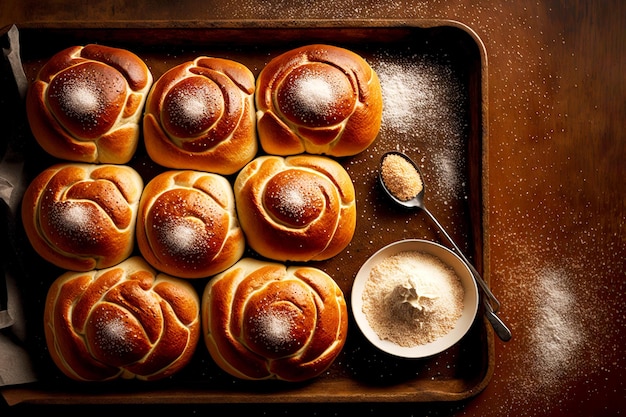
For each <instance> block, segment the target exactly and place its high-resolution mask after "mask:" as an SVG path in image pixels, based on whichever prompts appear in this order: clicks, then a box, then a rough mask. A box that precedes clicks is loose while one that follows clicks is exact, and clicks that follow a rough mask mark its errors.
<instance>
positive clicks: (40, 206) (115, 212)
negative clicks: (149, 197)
mask: <svg viewBox="0 0 626 417" xmlns="http://www.w3.org/2000/svg"><path fill="white" fill-rule="evenodd" d="M142 189H143V180H142V178H141V176H140V175H139V174H138V173H137V172H136V171H135V170H134V169H132V168H131V167H128V166H125V165H95V164H81V163H72V162H68V163H62V164H57V165H53V166H52V167H50V168H48V169H46V170H44V171H43V172H41V173H40V174H39V175H38V176H37V177H36V178H35V179H34V180H33V181H32V182H31V183H30V184H29V186H28V188H27V189H26V191H25V193H24V197H23V200H22V223H23V225H24V229H25V232H26V235H27V237H28V239H29V241H30V243H31V245H32V246H33V248H34V249H35V251H36V252H37V253H38V254H39V255H40V256H41V257H43V258H44V259H46V260H47V261H48V262H51V263H52V264H54V265H56V266H58V267H60V268H63V269H69V270H73V271H89V270H92V269H95V268H98V269H102V268H107V267H110V266H113V265H116V264H118V263H120V262H121V261H123V260H124V259H126V258H128V257H129V256H130V255H131V253H132V251H133V248H134V242H135V222H136V220H137V209H138V205H139V200H140V197H141V192H142Z"/></svg>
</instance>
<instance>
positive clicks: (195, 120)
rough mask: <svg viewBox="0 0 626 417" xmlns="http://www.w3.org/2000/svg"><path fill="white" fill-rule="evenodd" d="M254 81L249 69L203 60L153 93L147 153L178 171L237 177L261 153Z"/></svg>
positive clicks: (171, 74)
mask: <svg viewBox="0 0 626 417" xmlns="http://www.w3.org/2000/svg"><path fill="white" fill-rule="evenodd" d="M254 87H255V86H254V75H253V74H252V72H251V71H250V70H249V69H248V68H247V67H245V66H244V65H242V64H240V63H237V62H234V61H231V60H227V59H221V58H212V57H199V58H196V59H195V60H194V61H191V62H186V63H184V64H181V65H178V66H176V67H174V68H172V69H170V70H169V71H167V72H166V73H165V74H163V76H161V78H159V79H158V80H157V81H156V82H155V83H154V86H153V87H152V90H151V92H150V94H149V96H148V101H147V103H146V114H145V116H144V141H145V144H146V150H147V151H148V154H149V155H150V158H152V160H153V161H155V162H156V163H158V164H160V165H163V166H165V167H168V168H174V169H182V168H185V169H194V170H199V171H207V172H214V173H218V174H223V175H229V174H233V173H235V172H236V171H238V170H240V169H241V168H242V167H243V166H244V165H245V164H246V163H248V162H250V160H252V158H253V157H254V156H255V155H256V152H257V148H258V145H257V138H256V119H255V112H254Z"/></svg>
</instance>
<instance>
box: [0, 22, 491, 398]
mask: <svg viewBox="0 0 626 417" xmlns="http://www.w3.org/2000/svg"><path fill="white" fill-rule="evenodd" d="M19 29H20V40H21V55H22V61H23V64H24V70H25V72H26V75H27V77H28V78H29V80H32V79H34V77H35V76H36V74H37V71H38V70H39V68H40V67H41V66H42V65H43V63H45V62H46V60H47V59H48V58H49V57H50V56H52V55H53V54H54V53H56V52H58V51H59V50H61V49H63V48H65V47H68V46H72V45H83V44H87V43H101V44H106V45H109V46H117V47H122V48H126V49H128V50H130V51H132V52H134V53H136V54H137V55H139V56H140V57H142V58H143V59H145V61H146V62H147V64H148V66H149V68H150V70H151V71H152V73H153V75H154V77H155V80H156V79H157V78H158V77H159V76H160V75H161V74H163V73H164V72H165V71H166V70H167V69H169V68H171V67H173V66H174V65H176V64H179V63H182V62H185V61H188V60H191V59H194V58H195V57H197V56H201V55H205V56H219V57H224V58H230V59H233V60H237V61H239V62H242V63H243V64H245V65H247V66H248V67H249V68H250V69H251V70H252V71H253V73H254V74H255V75H256V74H258V72H259V71H260V70H261V69H262V68H263V66H264V65H265V64H266V63H267V62H268V61H269V60H270V59H271V58H272V57H273V56H276V55H277V54H279V53H282V52H284V51H286V50H288V49H291V48H294V47H297V46H300V45H304V44H310V43H330V44H334V45H337V46H343V47H345V48H348V49H351V50H353V51H355V52H357V53H359V54H360V55H362V56H363V57H364V58H365V59H366V60H367V61H368V62H370V64H371V65H372V67H373V68H374V69H375V70H376V71H377V73H378V75H379V77H380V79H381V84H382V86H383V93H384V94H383V95H384V106H385V110H384V114H383V127H382V129H381V132H380V134H379V137H378V138H377V140H376V142H375V143H374V144H373V145H372V146H371V147H370V148H369V149H368V150H366V151H364V152H363V153H361V154H359V155H356V156H354V157H348V158H342V159H340V160H339V161H340V162H341V163H342V164H343V166H344V167H345V168H346V169H347V171H348V173H349V174H350V175H351V177H352V179H353V182H354V185H355V188H356V192H357V210H358V213H359V215H358V218H357V229H356V233H355V236H354V239H353V241H352V242H351V244H350V245H349V246H348V247H347V249H346V250H345V251H344V252H343V253H342V254H340V255H338V256H337V257H335V258H333V259H331V260H328V261H324V262H316V263H313V266H316V267H319V268H321V269H323V270H325V271H326V272H327V273H329V274H330V275H331V276H333V278H335V280H336V281H337V282H338V283H339V285H340V286H341V288H342V290H343V291H344V294H345V297H346V300H347V302H348V306H349V298H350V291H351V287H352V281H353V279H354V276H355V275H356V272H357V271H358V269H359V267H360V266H361V265H362V264H363V262H364V261H365V260H366V259H367V257H368V256H370V255H371V254H373V253H374V252H375V251H376V250H378V249H379V248H381V247H382V246H384V245H386V244H388V243H390V242H393V241H396V240H400V239H403V238H425V239H431V240H434V241H437V242H440V243H443V244H447V243H446V242H445V241H444V240H442V239H443V237H442V236H440V235H439V233H438V232H437V231H436V229H434V226H433V225H432V224H430V223H429V221H428V219H427V217H426V216H425V215H424V214H423V213H420V212H419V211H406V210H403V209H400V208H397V207H394V206H392V205H391V203H390V202H389V201H388V200H387V199H386V198H385V197H384V196H383V194H382V192H381V190H380V189H379V186H378V183H377V180H376V176H377V168H378V162H379V159H380V156H381V155H382V154H383V153H385V152H387V151H389V150H401V151H405V152H406V153H407V154H409V155H410V156H411V157H413V158H414V159H415V160H416V161H417V162H418V163H420V165H421V166H422V170H423V173H424V177H425V181H426V184H427V195H426V202H427V205H428V206H429V209H430V210H431V211H432V212H433V213H434V214H435V215H436V216H437V217H438V219H439V221H440V222H441V223H442V224H443V225H444V227H446V229H447V230H448V232H449V233H450V234H451V235H452V236H453V237H454V239H455V240H456V242H457V243H458V244H459V246H460V247H461V248H464V249H465V250H466V253H467V254H468V256H469V258H470V259H472V260H473V262H474V264H475V265H476V267H477V269H478V270H479V271H482V272H483V273H484V276H485V278H486V279H487V280H488V279H489V275H488V271H486V270H484V269H483V265H484V264H488V262H487V261H488V236H487V234H486V231H487V230H488V218H487V215H486V213H484V212H483V207H484V205H485V204H484V203H485V199H486V196H485V192H486V187H485V185H486V182H487V180H488V175H487V166H486V162H485V161H486V158H485V154H486V152H487V142H486V139H485V138H486V134H487V132H486V125H485V120H486V112H487V109H486V105H485V103H486V100H485V97H484V94H486V91H485V90H486V89H485V81H484V80H485V79H486V70H487V68H486V60H485V59H484V52H483V50H482V46H481V43H480V40H479V39H478V38H477V37H476V36H475V35H474V34H473V33H472V32H471V30H469V29H468V28H466V27H464V26H462V25H460V24H457V23H455V22H448V21H415V22H412V21H409V22H407V21H402V22H398V21H377V22H370V21H368V22H228V23H214V24H207V23H206V22H205V23H203V24H185V25H175V24H166V23H157V24H155V25H152V26H151V25H145V24H143V25H133V24H125V25H121V26H120V25H107V24H106V23H103V24H101V25H100V26H98V27H93V26H85V27H58V26H54V27H49V26H45V25H44V26H40V27H22V28H19ZM43 40H45V42H44V41H43ZM31 139H32V138H31ZM24 149H27V150H28V151H27V154H25V157H26V167H25V172H26V175H27V180H30V179H32V178H33V177H34V176H35V175H37V173H39V172H40V171H41V170H42V169H43V168H44V167H47V166H49V165H51V164H52V163H54V162H57V161H55V160H54V159H52V158H50V157H48V156H47V155H45V154H44V153H43V152H42V151H40V150H39V149H38V147H37V145H36V143H35V142H34V139H33V140H32V144H27V146H24ZM129 165H131V166H133V167H134V168H135V169H137V171H138V172H139V173H140V174H141V175H142V176H143V177H144V180H145V181H146V182H147V181H148V180H149V179H150V178H151V177H152V176H154V175H156V174H157V173H158V172H161V171H162V170H163V168H161V167H159V166H157V165H156V164H154V163H153V162H152V161H150V160H149V159H148V157H147V156H146V155H145V151H144V150H143V148H142V147H141V145H140V147H139V150H138V152H137V155H136V156H135V158H134V159H133V160H132V161H131V162H130V163H129ZM233 179H234V178H233ZM19 230H20V228H19V227H18V233H19ZM16 250H17V251H18V256H20V257H21V259H24V260H27V262H23V263H22V267H23V271H22V272H23V274H22V275H23V276H22V277H21V278H20V280H21V281H20V284H21V285H22V288H23V289H27V294H28V296H27V297H25V299H24V301H23V302H24V304H25V306H24V308H25V310H26V311H27V318H28V320H29V330H30V342H29V347H30V349H31V354H32V358H33V361H34V363H35V366H36V369H37V370H38V372H39V375H40V381H39V382H37V383H35V384H30V385H26V386H15V387H8V388H4V389H3V395H4V396H5V399H7V402H9V403H19V402H26V403H38V404H41V403H50V404H53V403H77V404H80V403H129V404H130V403H187V404H189V403H230V402H233V403H234V402H238V403H253V402H264V403H267V402H277V403H278V402H321V401H323V402H333V401H335V402H349V401H356V402H359V401H363V402H384V401H389V402H399V401H415V402H419V401H453V400H459V399H463V398H468V397H471V396H473V395H475V394H477V393H478V392H480V391H481V390H482V389H483V388H484V387H485V386H486V385H487V383H488V381H489V379H490V377H491V374H492V372H493V337H492V334H491V331H490V329H489V327H488V325H487V324H486V322H485V320H484V319H483V318H482V314H481V312H480V311H479V314H478V318H477V319H476V321H475V323H474V325H473V327H472V329H471V330H470V332H469V333H468V334H467V335H466V337H465V338H463V339H462V340H461V341H460V342H459V343H458V344H457V345H456V346H454V347H452V348H451V349H449V350H447V351H445V352H443V353H441V354H439V355H436V356H434V357H432V358H428V359H425V360H405V359H397V358H393V357H390V356H388V355H386V354H383V353H381V352H378V351H376V350H375V349H374V348H373V347H372V346H371V345H370V344H369V343H368V342H367V341H366V340H365V339H364V338H363V336H362V335H361V334H360V332H359V329H358V328H357V326H356V323H355V322H354V320H353V319H352V316H351V314H350V316H351V317H350V330H349V335H348V341H347V343H346V345H345V348H344V350H343V352H342V353H341V355H340V356H339V357H338V359H337V360H336V361H335V363H334V364H333V366H332V367H331V368H330V369H329V370H328V371H327V372H326V373H325V374H323V375H321V376H320V377H318V378H316V379H314V380H311V381H309V382H306V383H301V384H293V383H283V382H279V381H240V380H236V379H233V378H232V377H230V376H228V375H227V374H225V373H224V372H223V371H221V370H220V369H219V368H218V367H217V366H216V365H214V364H213V363H212V360H211V358H210V356H209V354H208V352H207V351H206V349H205V348H204V345H203V343H202V341H201V342H200V344H199V345H198V349H197V352H196V355H195V357H194V358H193V361H192V363H191V364H189V366H187V368H185V369H184V370H183V371H182V372H180V373H179V374H177V375H175V376H174V377H172V378H170V379H167V380H165V381H159V382H156V383H145V382H140V381H122V380H119V381H115V382H113V383H106V384H99V383H96V384H90V383H76V382H73V381H69V380H68V379H67V378H66V377H64V376H62V375H60V373H59V371H58V370H56V368H55V367H54V365H53V363H52V361H51V360H50V359H49V356H48V353H47V350H46V347H45V340H44V338H43V329H42V328H41V317H42V314H43V313H42V311H43V300H44V298H45V294H46V292H47V288H48V286H49V284H50V283H51V282H52V281H53V280H54V279H55V278H56V277H57V276H59V275H60V274H61V273H62V272H63V271H60V270H58V269H55V268H53V267H50V266H49V265H48V264H46V263H45V262H44V261H42V260H40V259H39V257H38V256H37V255H36V254H35V253H34V252H33V251H32V249H31V248H30V247H29V245H28V244H27V243H25V240H24V238H23V236H21V237H20V236H19V235H18V244H17V248H16ZM246 255H250V256H255V257H256V255H255V254H252V253H247V254H246ZM206 282H207V281H206V280H196V281H194V282H193V283H194V285H196V286H197V288H198V291H199V292H200V293H201V291H202V290H203V288H204V286H205V285H206ZM349 308H350V306H349Z"/></svg>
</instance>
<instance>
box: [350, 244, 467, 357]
mask: <svg viewBox="0 0 626 417" xmlns="http://www.w3.org/2000/svg"><path fill="white" fill-rule="evenodd" d="M478 301H479V296H478V288H477V286H476V282H475V281H474V278H473V277H472V273H471V271H470V270H469V269H468V267H467V266H466V265H465V263H464V262H463V260H461V258H459V256H458V255H456V254H455V253H454V252H452V251H451V250H449V249H447V248H446V247H444V246H442V245H440V244H438V243H435V242H431V241H427V240H421V239H407V240H401V241H398V242H394V243H391V244H389V245H387V246H385V247H383V248H382V249H380V250H378V251H377V252H376V253H374V254H373V255H372V256H371V257H370V258H369V259H368V260H367V261H366V262H365V263H364V264H363V266H362V267H361V269H360V270H359V271H358V273H357V275H356V277H355V279H354V284H353V287H352V298H351V304H352V312H353V314H354V318H355V320H356V323H357V325H358V327H359V328H360V329H361V332H362V333H363V334H364V335H365V337H366V338H367V339H368V340H369V341H370V342H371V343H372V344H373V345H374V346H376V347H377V348H379V349H380V350H382V351H384V352H386V353H389V354H391V355H394V356H398V357H404V358H424V357H429V356H432V355H435V354H437V353H440V352H443V351H444V350H446V349H448V348H450V347H451V346H453V345H454V344H456V343H457V342H458V341H459V340H461V338H463V336H464V335H465V334H466V333H467V331H468V330H469V329H470V327H471V326H472V323H473V322H474V319H475V317H476V313H477V310H478Z"/></svg>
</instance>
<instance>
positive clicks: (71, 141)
mask: <svg viewBox="0 0 626 417" xmlns="http://www.w3.org/2000/svg"><path fill="white" fill-rule="evenodd" d="M151 85H152V74H151V73H150V71H149V69H148V67H147V66H146V64H145V63H144V62H143V61H142V60H141V59H140V58H139V57H138V56H136V55H135V54H133V53H131V52H129V51H127V50H124V49H119V48H111V47H108V46H103V45H87V46H84V47H83V46H74V47H71V48H67V49H65V50H63V51H61V52H59V53H57V54H56V55H54V56H53V57H52V58H51V59H50V60H49V61H48V62H47V63H46V64H45V65H44V66H43V67H42V68H41V70H40V72H39V74H38V75H37V78H36V79H35V81H34V83H33V84H32V85H31V87H30V88H29V91H28V94H27V99H26V103H27V107H26V108H27V115H28V120H29V124H30V127H31V130H32V133H33V135H34V136H35V139H36V140H37V142H38V143H39V144H40V145H41V147H42V148H43V149H44V150H45V151H47V152H48V153H49V154H51V155H53V156H54V157H57V158H60V159H65V160H68V161H76V162H89V163H112V164H125V163H127V162H128V161H130V159H131V158H132V156H133V155H134V153H135V151H136V149H137V143H138V140H139V130H140V121H141V116H142V114H143V106H144V103H145V100H146V97H147V94H148V91H149V90H150V87H151Z"/></svg>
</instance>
